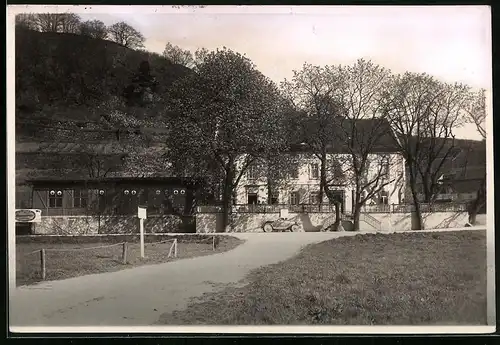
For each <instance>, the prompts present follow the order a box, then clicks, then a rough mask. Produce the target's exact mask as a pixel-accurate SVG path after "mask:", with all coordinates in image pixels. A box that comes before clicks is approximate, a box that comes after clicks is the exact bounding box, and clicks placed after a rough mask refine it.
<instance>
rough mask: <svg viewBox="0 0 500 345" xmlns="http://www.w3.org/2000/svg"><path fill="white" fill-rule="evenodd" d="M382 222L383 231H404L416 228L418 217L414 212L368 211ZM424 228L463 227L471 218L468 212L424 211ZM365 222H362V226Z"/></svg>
mask: <svg viewBox="0 0 500 345" xmlns="http://www.w3.org/2000/svg"><path fill="white" fill-rule="evenodd" d="M368 214H369V215H370V216H372V217H373V218H375V219H376V220H378V221H379V222H380V224H381V225H380V229H381V231H403V230H409V229H416V226H415V224H416V219H415V217H414V214H412V213H368ZM422 220H423V222H424V229H444V228H461V227H463V226H465V224H466V223H467V222H468V220H469V215H468V213H467V212H426V213H422ZM362 226H363V224H360V228H362Z"/></svg>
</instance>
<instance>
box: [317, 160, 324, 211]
mask: <svg viewBox="0 0 500 345" xmlns="http://www.w3.org/2000/svg"><path fill="white" fill-rule="evenodd" d="M319 181H320V186H319V195H318V199H319V203H320V204H321V203H322V202H323V190H324V189H325V188H326V153H322V154H321V165H320V180H319ZM322 187H323V188H322ZM325 190H326V189H325ZM319 207H321V206H319Z"/></svg>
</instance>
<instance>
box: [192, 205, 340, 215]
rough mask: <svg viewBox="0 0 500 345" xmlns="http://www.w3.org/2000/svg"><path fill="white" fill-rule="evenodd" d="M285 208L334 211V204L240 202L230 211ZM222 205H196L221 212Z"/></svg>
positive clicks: (201, 211) (266, 210)
mask: <svg viewBox="0 0 500 345" xmlns="http://www.w3.org/2000/svg"><path fill="white" fill-rule="evenodd" d="M282 209H287V210H288V211H289V212H293V213H301V212H307V213H315V212H335V206H334V205H331V204H301V205H287V204H273V205H263V204H260V205H254V204H242V205H233V206H232V211H233V212H234V213H279V212H280V210H282ZM222 211H223V207H222V206H212V205H206V206H198V208H197V212H198V213H221V212H222Z"/></svg>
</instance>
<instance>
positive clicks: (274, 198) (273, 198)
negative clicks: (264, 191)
mask: <svg viewBox="0 0 500 345" xmlns="http://www.w3.org/2000/svg"><path fill="white" fill-rule="evenodd" d="M278 203H279V193H278V192H272V193H271V202H270V204H271V205H276V204H278Z"/></svg>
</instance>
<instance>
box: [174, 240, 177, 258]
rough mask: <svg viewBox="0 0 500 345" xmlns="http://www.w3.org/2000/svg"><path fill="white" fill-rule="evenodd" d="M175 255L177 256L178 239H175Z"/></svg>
mask: <svg viewBox="0 0 500 345" xmlns="http://www.w3.org/2000/svg"><path fill="white" fill-rule="evenodd" d="M174 257H177V239H175V245H174Z"/></svg>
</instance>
